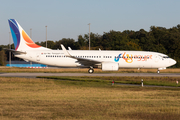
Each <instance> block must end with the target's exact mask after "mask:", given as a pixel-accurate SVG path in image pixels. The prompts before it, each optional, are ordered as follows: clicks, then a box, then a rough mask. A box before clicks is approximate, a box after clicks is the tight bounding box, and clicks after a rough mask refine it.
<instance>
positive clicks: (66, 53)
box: [61, 44, 71, 57]
mask: <svg viewBox="0 0 180 120" xmlns="http://www.w3.org/2000/svg"><path fill="white" fill-rule="evenodd" d="M61 48H62V50H63V52H64V55H65V56H67V57H71V55H70V54H69V52H68V51H67V50H66V48H65V47H64V45H63V44H61Z"/></svg>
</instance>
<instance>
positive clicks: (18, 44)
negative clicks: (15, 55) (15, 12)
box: [8, 19, 50, 51]
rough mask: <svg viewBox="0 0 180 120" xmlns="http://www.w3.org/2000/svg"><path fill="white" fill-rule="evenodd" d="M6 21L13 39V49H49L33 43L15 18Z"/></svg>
mask: <svg viewBox="0 0 180 120" xmlns="http://www.w3.org/2000/svg"><path fill="white" fill-rule="evenodd" d="M8 21H9V26H10V30H11V35H12V38H13V41H14V47H15V50H17V51H24V50H50V49H48V48H45V47H42V46H39V45H37V44H35V43H34V42H33V41H32V40H31V38H30V37H29V36H28V35H27V33H26V32H25V31H24V30H23V28H22V27H21V26H20V25H19V23H18V22H17V21H16V20H14V19H9V20H8Z"/></svg>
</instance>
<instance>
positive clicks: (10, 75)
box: [0, 73, 180, 78]
mask: <svg viewBox="0 0 180 120" xmlns="http://www.w3.org/2000/svg"><path fill="white" fill-rule="evenodd" d="M0 76H2V77H27V78H36V77H37V76H131V77H132V76H136V77H138V76H139V77H140V76H144V77H148V76H150V77H180V73H159V74H158V73H93V74H89V73H0Z"/></svg>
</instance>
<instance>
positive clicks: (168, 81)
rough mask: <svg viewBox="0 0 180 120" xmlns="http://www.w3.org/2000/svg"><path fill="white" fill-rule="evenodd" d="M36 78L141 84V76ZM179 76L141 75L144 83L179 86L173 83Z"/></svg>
mask: <svg viewBox="0 0 180 120" xmlns="http://www.w3.org/2000/svg"><path fill="white" fill-rule="evenodd" d="M37 78H46V79H56V80H70V81H83V82H104V83H111V82H112V80H114V81H115V83H121V84H139V85H140V84H141V78H142V77H104V76H103V77H94V76H92V77H90V76H88V77H87V76H80V77H77V76H76V77H72V76H66V77H64V76H63V77H61V76H38V77H37ZM179 79H180V78H179V77H178V78H173V77H143V80H144V81H143V84H144V85H155V86H171V87H180V85H179V84H178V85H177V84H176V83H175V80H179Z"/></svg>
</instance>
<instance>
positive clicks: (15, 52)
mask: <svg viewBox="0 0 180 120" xmlns="http://www.w3.org/2000/svg"><path fill="white" fill-rule="evenodd" d="M4 50H7V51H10V52H12V53H14V54H26V52H22V51H17V50H13V49H6V48H4Z"/></svg>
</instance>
